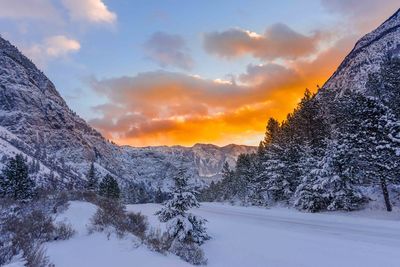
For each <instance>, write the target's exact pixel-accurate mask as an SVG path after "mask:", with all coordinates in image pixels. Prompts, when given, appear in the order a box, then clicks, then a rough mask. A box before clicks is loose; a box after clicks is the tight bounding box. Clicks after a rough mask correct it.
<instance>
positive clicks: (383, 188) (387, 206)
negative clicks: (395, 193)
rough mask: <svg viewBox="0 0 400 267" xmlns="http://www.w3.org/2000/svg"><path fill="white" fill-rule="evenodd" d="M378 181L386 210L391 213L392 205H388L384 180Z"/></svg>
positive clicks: (387, 192) (387, 194)
mask: <svg viewBox="0 0 400 267" xmlns="http://www.w3.org/2000/svg"><path fill="white" fill-rule="evenodd" d="M380 180H381V188H382V194H383V198H384V199H385V205H386V210H387V211H392V204H390V199H389V191H388V189H387V184H386V179H385V178H383V177H381V179H380Z"/></svg>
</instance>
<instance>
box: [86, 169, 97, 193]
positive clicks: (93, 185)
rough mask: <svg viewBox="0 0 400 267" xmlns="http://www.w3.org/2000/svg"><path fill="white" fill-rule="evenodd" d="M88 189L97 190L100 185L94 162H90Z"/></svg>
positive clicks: (87, 179)
mask: <svg viewBox="0 0 400 267" xmlns="http://www.w3.org/2000/svg"><path fill="white" fill-rule="evenodd" d="M86 181H87V182H86V189H87V190H91V191H96V190H97V187H98V178H97V176H96V171H95V168H94V163H93V162H92V163H91V164H90V168H89V171H88V173H87V175H86Z"/></svg>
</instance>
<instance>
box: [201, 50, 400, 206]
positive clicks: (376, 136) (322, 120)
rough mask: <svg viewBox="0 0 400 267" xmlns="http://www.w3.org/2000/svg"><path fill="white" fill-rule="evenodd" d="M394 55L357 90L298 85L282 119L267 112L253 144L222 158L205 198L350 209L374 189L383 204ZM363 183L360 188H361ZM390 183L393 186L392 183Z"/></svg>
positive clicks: (398, 100) (387, 200)
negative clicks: (228, 160) (232, 160)
mask: <svg viewBox="0 0 400 267" xmlns="http://www.w3.org/2000/svg"><path fill="white" fill-rule="evenodd" d="M399 107H400V59H399V58H397V57H393V58H387V59H386V60H385V61H384V63H383V64H382V67H381V69H380V71H378V72H376V73H372V74H370V75H369V78H368V82H367V84H366V91H365V92H357V91H355V90H351V88H343V89H342V90H341V91H340V92H338V91H337V90H330V89H329V88H327V89H321V90H320V91H319V93H318V94H311V93H310V91H309V90H306V91H305V94H304V96H303V98H302V99H301V101H300V103H299V104H298V106H297V107H296V108H295V110H294V111H293V112H292V113H290V114H289V115H288V116H287V118H286V120H284V121H283V122H278V121H277V120H276V119H274V118H270V119H269V120H268V123H267V126H266V133H265V138H264V140H263V141H262V142H261V143H260V145H259V148H258V152H257V153H254V154H250V155H240V156H239V158H238V160H237V164H236V167H235V168H233V169H231V168H230V167H229V166H228V164H225V165H224V168H223V171H222V175H223V179H222V180H221V181H219V182H217V183H211V185H210V187H209V188H207V189H206V190H204V191H203V192H202V199H203V200H207V201H227V200H228V201H239V202H241V203H245V204H252V205H272V204H275V203H284V204H286V205H290V206H294V207H296V208H298V209H300V210H305V211H310V212H318V211H322V210H355V209H359V208H361V207H363V205H365V204H366V203H367V202H368V201H369V200H370V199H369V197H370V195H369V193H368V192H367V191H368V190H369V191H370V190H371V189H372V190H375V191H377V190H378V191H379V192H380V196H381V197H382V200H383V203H384V204H385V207H386V209H387V210H388V211H391V210H392V203H391V196H390V192H391V191H393V192H398V190H399V185H400V164H399V162H400V161H399V157H400V108H399ZM366 189H368V190H366ZM396 190H397V191H396Z"/></svg>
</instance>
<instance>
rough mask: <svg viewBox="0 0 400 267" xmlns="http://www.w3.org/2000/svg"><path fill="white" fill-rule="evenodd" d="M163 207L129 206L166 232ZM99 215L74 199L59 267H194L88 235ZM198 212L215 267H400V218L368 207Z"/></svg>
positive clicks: (211, 207) (131, 242) (53, 251)
mask: <svg viewBox="0 0 400 267" xmlns="http://www.w3.org/2000/svg"><path fill="white" fill-rule="evenodd" d="M161 207H162V206H161V205H159V204H137V205H128V206H127V210H128V211H134V212H141V213H142V214H144V215H147V216H148V219H149V223H150V225H151V226H152V227H160V228H162V229H165V224H164V223H160V222H159V221H158V219H157V217H156V216H155V215H154V213H155V212H156V211H157V210H159V209H161ZM95 211H96V207H95V206H94V205H93V204H89V203H86V202H79V201H73V202H70V206H69V208H68V210H67V211H66V212H65V213H63V214H61V215H59V216H58V217H57V219H56V220H57V221H66V222H69V223H71V224H72V225H73V228H74V229H75V230H76V231H77V234H76V235H75V236H74V237H72V238H71V239H70V240H67V241H55V242H50V243H47V244H46V249H47V255H48V256H49V259H50V261H51V262H52V263H54V264H55V265H56V266H57V267H59V266H61V267H63V266H86V267H91V266H93V267H102V266H119V267H124V266H134V265H135V266H136V265H137V266H149V267H152V266H157V267H158V266H174V267H175V266H178V267H179V266H191V265H189V264H188V263H186V262H183V261H182V260H180V259H179V258H178V257H176V256H173V255H171V254H168V255H162V254H159V253H156V252H152V251H150V250H149V249H148V248H147V247H146V246H145V245H142V244H140V242H138V240H137V239H136V238H135V237H134V236H127V237H124V238H122V239H119V238H117V237H116V236H114V235H109V236H107V234H105V233H94V234H90V235H89V234H88V232H87V225H88V224H89V220H90V218H91V217H92V215H93V214H94V212H95ZM192 212H193V213H194V214H196V215H200V216H202V217H204V218H206V219H207V220H208V223H207V228H208V233H209V234H210V235H211V236H212V239H211V240H209V241H206V243H205V244H204V245H203V246H202V247H203V249H204V252H205V254H206V256H207V258H208V266H210V267H213V266H218V267H221V266H222V267H223V266H229V267H235V266H252V267H257V266H273V267H291V266H295V267H314V266H315V267H320V266H324V267H330V266H332V267H338V266H341V267H347V266H348V267H354V266H362V267H376V266H385V267H398V266H399V262H400V253H399V251H400V250H399V249H400V223H399V220H400V214H399V213H391V214H389V213H383V212H378V211H368V210H365V211H362V212H356V213H339V212H326V213H319V214H310V213H301V212H298V211H295V210H292V209H286V208H271V209H263V208H256V207H239V206H231V205H228V204H220V203H203V204H202V206H201V207H200V208H199V209H194V210H192ZM385 214H388V216H385ZM13 266H18V265H13Z"/></svg>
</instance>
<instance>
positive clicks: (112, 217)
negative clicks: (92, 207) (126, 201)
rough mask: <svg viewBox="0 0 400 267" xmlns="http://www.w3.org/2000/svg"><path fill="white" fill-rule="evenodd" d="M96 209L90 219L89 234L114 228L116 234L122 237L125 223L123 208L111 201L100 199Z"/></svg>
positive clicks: (118, 203) (116, 202)
mask: <svg viewBox="0 0 400 267" xmlns="http://www.w3.org/2000/svg"><path fill="white" fill-rule="evenodd" d="M98 206H99V207H98V209H97V211H96V213H95V214H94V215H93V218H92V225H91V227H90V228H89V232H92V231H99V232H102V231H104V230H106V228H108V227H114V228H115V230H116V231H117V234H118V235H120V236H122V235H123V232H124V228H125V227H124V224H125V221H126V214H125V206H124V205H122V204H121V203H120V202H118V201H114V200H112V199H100V200H99V202H98Z"/></svg>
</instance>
